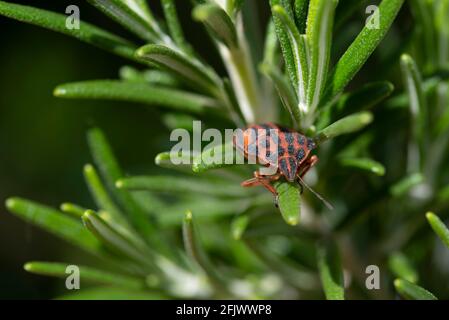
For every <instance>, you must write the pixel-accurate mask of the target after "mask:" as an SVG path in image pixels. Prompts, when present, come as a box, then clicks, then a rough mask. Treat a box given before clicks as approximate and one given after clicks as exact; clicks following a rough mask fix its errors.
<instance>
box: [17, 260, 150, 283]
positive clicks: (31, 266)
mask: <svg viewBox="0 0 449 320" xmlns="http://www.w3.org/2000/svg"><path fill="white" fill-rule="evenodd" d="M67 266H69V264H66V263H55V262H28V263H26V264H25V265H24V269H25V270H26V271H28V272H31V273H35V274H40V275H45V276H53V277H58V278H67V273H66V269H67ZM77 267H78V268H79V271H80V278H81V281H82V282H83V283H84V281H86V282H89V283H96V284H102V285H111V286H118V287H123V288H129V289H143V288H144V287H145V284H144V282H143V281H142V280H140V279H138V278H134V277H130V276H126V275H122V274H117V273H111V272H108V271H104V270H99V269H95V268H91V267H86V266H77Z"/></svg>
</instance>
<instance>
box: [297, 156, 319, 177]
mask: <svg viewBox="0 0 449 320" xmlns="http://www.w3.org/2000/svg"><path fill="white" fill-rule="evenodd" d="M317 162H318V157H317V156H311V157H310V159H308V160H307V161H306V163H304V167H303V168H302V170H300V172H299V173H298V175H299V176H300V177H301V178H302V179H303V178H304V176H305V175H306V173H307V172H309V170H310V169H312V167H313V166H314V165H316V164H317Z"/></svg>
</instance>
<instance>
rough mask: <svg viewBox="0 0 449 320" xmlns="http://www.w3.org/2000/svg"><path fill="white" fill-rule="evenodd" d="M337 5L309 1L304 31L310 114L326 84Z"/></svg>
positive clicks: (327, 0) (331, 0) (329, 1)
mask: <svg viewBox="0 0 449 320" xmlns="http://www.w3.org/2000/svg"><path fill="white" fill-rule="evenodd" d="M337 3H338V1H337V0H311V1H310V4H309V15H308V18H307V30H306V38H307V44H308V46H307V49H308V50H309V55H310V58H309V60H310V62H309V64H310V66H309V68H310V74H309V82H308V89H307V105H308V106H309V108H310V110H311V112H313V111H314V110H316V108H317V107H318V104H319V103H320V99H321V95H322V93H323V90H324V85H325V82H326V77H327V71H328V67H329V61H330V53H331V39H332V29H333V25H334V16H335V9H336V7H337Z"/></svg>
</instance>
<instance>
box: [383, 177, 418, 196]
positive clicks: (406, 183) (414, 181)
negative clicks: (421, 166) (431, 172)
mask: <svg viewBox="0 0 449 320" xmlns="http://www.w3.org/2000/svg"><path fill="white" fill-rule="evenodd" d="M424 180H425V178H424V176H423V175H422V174H421V173H412V174H410V175H407V176H406V177H405V178H403V179H401V180H400V181H398V182H397V183H395V184H394V185H393V186H392V187H391V188H390V194H391V195H393V196H394V197H401V196H403V195H405V194H407V193H408V192H409V191H410V190H411V189H412V188H413V187H415V186H417V185H419V184H421V183H422V182H424Z"/></svg>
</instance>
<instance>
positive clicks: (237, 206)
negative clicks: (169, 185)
mask: <svg viewBox="0 0 449 320" xmlns="http://www.w3.org/2000/svg"><path fill="white" fill-rule="evenodd" d="M256 201H257V199H255V200H254V202H253V201H251V199H238V200H236V199H234V200H224V199H216V198H206V199H205V198H204V197H203V196H201V195H198V196H197V197H191V198H187V199H185V200H184V201H183V202H181V203H178V204H173V205H170V206H165V207H163V208H161V209H159V211H160V212H161V214H160V215H158V216H157V221H158V223H159V224H160V225H161V226H163V227H172V226H179V225H180V224H181V222H182V219H183V215H184V214H183V212H185V211H186V209H188V210H191V211H192V212H195V219H196V221H198V222H206V221H207V222H209V221H223V220H224V219H225V218H229V217H232V216H234V215H236V214H241V213H243V212H245V211H246V210H248V209H249V208H250V207H251V206H252V205H256V204H257V203H256ZM269 204H271V203H269ZM260 206H261V207H265V206H267V202H266V201H265V202H262V201H261V202H260Z"/></svg>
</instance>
